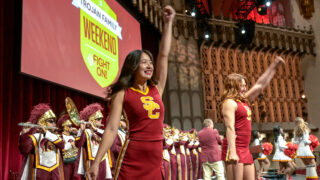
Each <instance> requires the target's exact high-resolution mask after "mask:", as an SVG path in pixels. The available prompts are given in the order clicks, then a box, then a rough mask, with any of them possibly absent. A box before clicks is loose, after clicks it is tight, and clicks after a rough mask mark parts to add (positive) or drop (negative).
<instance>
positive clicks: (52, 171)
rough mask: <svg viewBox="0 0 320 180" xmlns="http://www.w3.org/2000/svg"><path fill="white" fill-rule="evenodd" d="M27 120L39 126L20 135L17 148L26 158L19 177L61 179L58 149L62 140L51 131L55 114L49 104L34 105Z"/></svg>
mask: <svg viewBox="0 0 320 180" xmlns="http://www.w3.org/2000/svg"><path fill="white" fill-rule="evenodd" d="M28 122H29V123H30V124H33V125H36V124H37V125H40V128H38V129H35V128H31V129H29V130H28V132H26V131H24V132H22V134H21V136H20V139H19V150H20V152H21V154H23V155H25V157H26V158H27V159H26V161H25V163H24V164H23V165H22V167H23V168H22V172H21V174H20V179H23V180H24V179H53V180H55V179H57V180H58V179H63V178H64V177H63V176H64V175H63V168H62V162H61V156H60V152H59V149H63V148H64V141H63V140H62V139H61V138H60V137H59V136H58V135H56V134H55V133H54V132H53V129H55V128H56V116H55V114H54V113H53V112H52V110H51V109H50V106H49V105H47V104H38V105H36V106H35V107H34V108H33V109H32V111H31V115H30V118H29V120H28Z"/></svg>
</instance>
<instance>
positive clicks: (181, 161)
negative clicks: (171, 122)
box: [176, 130, 188, 180]
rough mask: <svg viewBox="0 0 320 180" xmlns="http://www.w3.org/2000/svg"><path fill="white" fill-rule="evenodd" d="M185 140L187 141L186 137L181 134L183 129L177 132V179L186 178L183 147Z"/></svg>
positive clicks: (185, 160)
mask: <svg viewBox="0 0 320 180" xmlns="http://www.w3.org/2000/svg"><path fill="white" fill-rule="evenodd" d="M187 141H188V138H187V137H185V136H184V135H183V131H182V130H181V131H180V133H179V143H177V144H176V152H177V163H178V179H181V180H187V179H188V168H187V158H186V150H185V147H184V145H185V144H186V142H187Z"/></svg>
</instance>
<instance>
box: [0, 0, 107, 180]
mask: <svg viewBox="0 0 320 180" xmlns="http://www.w3.org/2000/svg"><path fill="white" fill-rule="evenodd" d="M21 7H22V2H21V0H19V1H7V0H0V60H1V61H0V84H1V88H0V100H1V102H2V103H0V131H1V136H0V143H1V148H0V154H1V157H0V179H9V171H13V172H18V171H19V168H20V165H21V160H22V157H21V155H20V152H19V150H18V138H19V133H20V131H21V127H19V126H17V124H18V123H19V122H24V121H27V120H28V118H29V114H30V111H31V109H32V107H33V106H34V105H36V104H38V103H41V102H45V103H49V104H50V105H51V106H52V110H53V111H54V112H55V113H56V115H57V116H58V115H59V113H60V112H61V111H62V110H63V109H64V108H65V105H64V99H65V97H67V96H69V97H71V98H72V99H73V100H74V102H75V104H76V105H77V107H78V109H79V111H80V110H81V109H82V108H84V107H85V106H86V105H87V104H90V103H92V102H99V103H101V104H102V105H103V106H105V102H104V101H103V100H102V99H100V98H96V97H92V96H90V95H87V94H84V93H80V92H77V91H74V90H72V89H68V88H65V87H62V86H58V85H55V84H52V83H49V82H46V81H43V80H39V79H36V78H32V77H29V76H26V75H23V74H21V73H20V51H21V47H20V46H21V17H22V15H21ZM75 68H76V67H75ZM57 73H58V72H57Z"/></svg>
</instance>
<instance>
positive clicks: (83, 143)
mask: <svg viewBox="0 0 320 180" xmlns="http://www.w3.org/2000/svg"><path fill="white" fill-rule="evenodd" d="M102 110H103V108H102V107H101V105H100V104H98V103H93V104H90V105H88V106H87V107H85V108H84V109H83V110H82V111H81V112H80V119H81V120H84V121H86V122H89V123H90V125H88V126H87V128H86V129H85V130H84V133H82V135H81V139H80V142H79V143H80V145H79V146H80V147H81V151H80V153H81V155H80V159H79V167H78V173H79V174H82V175H85V172H86V171H87V170H88V169H89V168H90V166H91V165H92V162H93V160H94V159H95V157H96V155H97V151H98V149H99V144H100V141H101V136H102V134H103V132H104V130H102V129H99V127H100V126H102V124H101V122H102V119H103V114H102V112H101V111H102ZM109 161H110V162H109ZM111 165H112V164H111V158H110V150H108V152H107V153H106V154H105V155H104V156H103V158H102V160H101V162H100V163H99V172H98V176H97V179H98V180H102V179H112V174H111V169H110V166H111Z"/></svg>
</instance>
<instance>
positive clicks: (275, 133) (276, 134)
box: [273, 126, 281, 143]
mask: <svg viewBox="0 0 320 180" xmlns="http://www.w3.org/2000/svg"><path fill="white" fill-rule="evenodd" d="M280 129H281V127H280V126H275V127H273V136H274V142H275V143H276V142H278V138H279V136H280V135H281V133H280Z"/></svg>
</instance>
